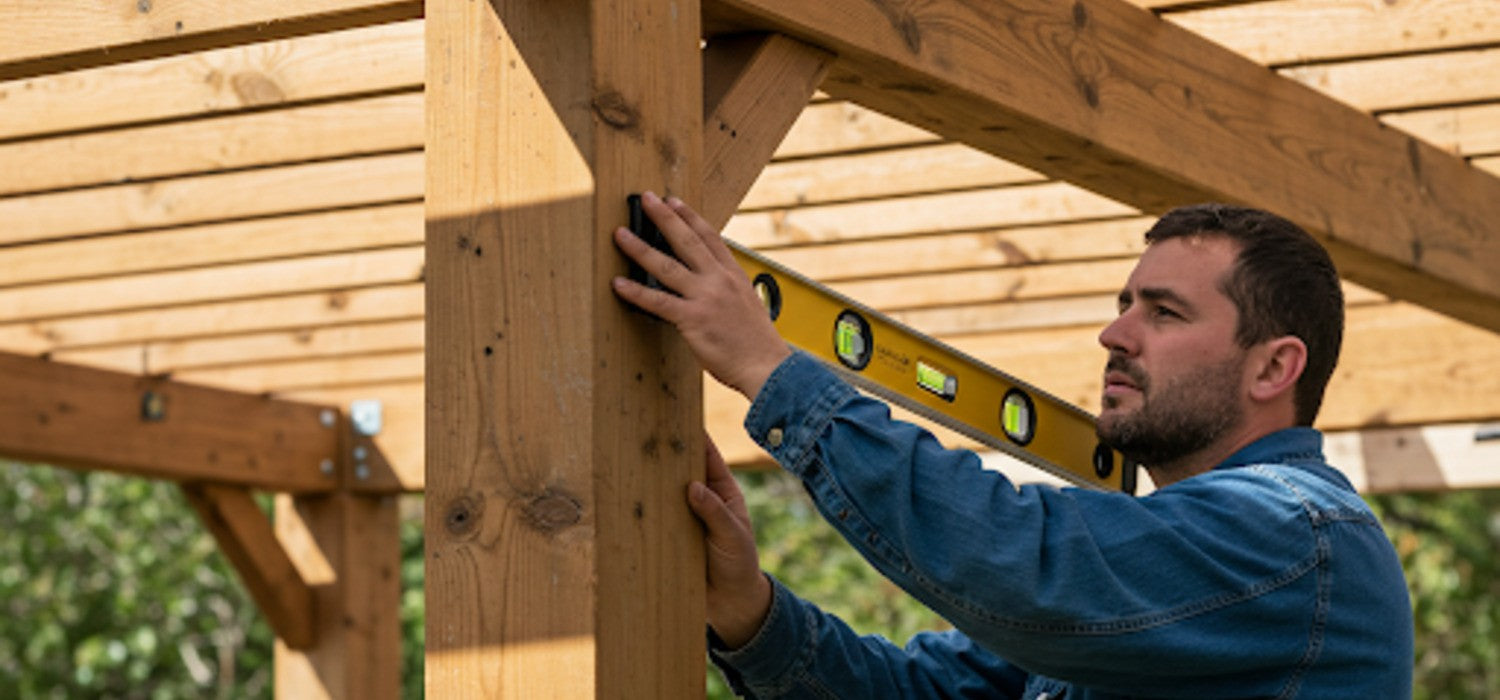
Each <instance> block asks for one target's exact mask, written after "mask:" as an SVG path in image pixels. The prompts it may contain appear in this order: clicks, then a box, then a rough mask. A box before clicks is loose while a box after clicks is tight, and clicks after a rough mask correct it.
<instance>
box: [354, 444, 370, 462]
mask: <svg viewBox="0 0 1500 700" xmlns="http://www.w3.org/2000/svg"><path fill="white" fill-rule="evenodd" d="M369 456H370V451H369V450H367V449H365V446H364V445H355V446H354V458H355V459H358V460H364V459H365V458H366V457H369Z"/></svg>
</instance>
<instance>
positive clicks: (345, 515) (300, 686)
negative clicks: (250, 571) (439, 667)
mask: <svg viewBox="0 0 1500 700" xmlns="http://www.w3.org/2000/svg"><path fill="white" fill-rule="evenodd" d="M275 527H276V536H277V538H278V539H280V540H281V543H282V546H283V547H285V548H286V550H287V554H289V555H290V556H291V558H292V561H293V563H295V564H296V566H297V570H298V572H299V573H300V574H301V576H302V579H303V580H304V581H306V582H307V583H308V584H309V585H311V586H312V589H313V609H314V611H315V617H314V623H313V624H314V626H315V628H316V630H317V632H316V640H317V641H316V643H315V644H314V646H312V647H310V648H308V649H301V650H298V649H292V648H290V647H289V646H287V644H286V643H285V642H284V641H283V640H280V639H278V640H277V641H276V661H275V663H276V697H278V698H299V699H300V698H312V699H321V698H330V699H332V700H356V699H357V700H376V699H380V698H390V699H393V700H394V699H395V698H399V697H401V622H400V619H399V614H400V604H401V575H400V574H401V572H400V567H401V543H400V517H399V514H398V512H397V504H396V497H395V496H391V495H364V494H353V493H350V492H348V491H338V492H335V493H332V494H327V495H318V496H291V495H287V494H277V496H276V512H275Z"/></svg>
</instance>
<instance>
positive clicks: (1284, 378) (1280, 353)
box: [1250, 335, 1307, 402]
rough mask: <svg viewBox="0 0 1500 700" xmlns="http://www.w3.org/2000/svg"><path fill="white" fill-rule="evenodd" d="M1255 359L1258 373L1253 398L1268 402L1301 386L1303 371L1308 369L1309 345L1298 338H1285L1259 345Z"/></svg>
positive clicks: (1253, 378)
mask: <svg viewBox="0 0 1500 700" xmlns="http://www.w3.org/2000/svg"><path fill="white" fill-rule="evenodd" d="M1251 357H1252V360H1253V363H1252V364H1251V369H1252V370H1253V372H1254V374H1253V375H1252V376H1251V378H1250V398H1252V399H1254V400H1255V401H1258V402H1268V401H1272V400H1275V399H1276V397H1278V396H1281V395H1282V394H1283V393H1287V392H1291V391H1293V389H1294V388H1295V387H1296V386H1297V380H1298V379H1299V378H1301V377H1302V370H1304V369H1306V368H1307V344H1306V343H1303V342H1302V339H1301V338H1298V337H1296V336H1291V335H1284V336H1281V337H1279V338H1272V339H1271V340H1267V341H1266V342H1264V343H1261V344H1259V345H1257V346H1255V347H1254V348H1253V349H1252V350H1251Z"/></svg>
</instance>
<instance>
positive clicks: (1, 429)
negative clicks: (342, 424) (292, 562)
mask: <svg viewBox="0 0 1500 700" xmlns="http://www.w3.org/2000/svg"><path fill="white" fill-rule="evenodd" d="M0 378H3V382H4V384H3V385H4V387H5V389H4V391H0V455H4V456H6V457H9V458H12V459H18V460H26V461H36V462H42V463H47V464H52V465H55V466H59V467H67V468H74V469H102V470H109V471H116V472H121V473H126V474H137V475H141V476H148V477H155V478H163V479H172V480H175V481H203V482H215V483H223V484H235V485H239V486H246V487H252V488H258V489H267V490H275V491H289V492H317V491H329V490H331V489H333V488H334V487H335V486H336V485H337V483H338V474H337V470H336V468H335V467H336V466H337V459H338V456H339V455H338V443H339V440H338V437H339V436H338V430H337V418H338V412H337V411H336V410H335V409H333V408H329V407H323V406H316V405H312V404H303V403H296V402H291V401H285V400H279V399H270V398H265V397H261V396H252V395H248V394H243V393H238V392H231V391H224V390H220V389H210V388H206V387H200V386H194V385H190V384H183V383H180V382H172V381H166V380H162V379H157V378H151V377H139V376H132V375H129V374H124V373H120V372H110V371H106V370H97V369H91V368H85V367H77V366H71V365H65V364H62V363H57V362H49V361H46V360H39V359H35V358H29V357H22V356H19V355H12V354H8V353H0Z"/></svg>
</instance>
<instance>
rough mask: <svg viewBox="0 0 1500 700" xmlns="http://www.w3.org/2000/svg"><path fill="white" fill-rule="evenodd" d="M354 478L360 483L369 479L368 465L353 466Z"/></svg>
mask: <svg viewBox="0 0 1500 700" xmlns="http://www.w3.org/2000/svg"><path fill="white" fill-rule="evenodd" d="M354 478H356V479H359V480H360V481H364V480H365V479H368V478H370V465H368V464H356V465H354Z"/></svg>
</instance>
